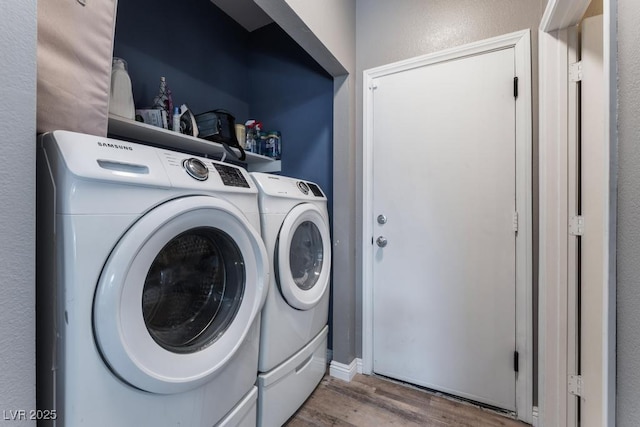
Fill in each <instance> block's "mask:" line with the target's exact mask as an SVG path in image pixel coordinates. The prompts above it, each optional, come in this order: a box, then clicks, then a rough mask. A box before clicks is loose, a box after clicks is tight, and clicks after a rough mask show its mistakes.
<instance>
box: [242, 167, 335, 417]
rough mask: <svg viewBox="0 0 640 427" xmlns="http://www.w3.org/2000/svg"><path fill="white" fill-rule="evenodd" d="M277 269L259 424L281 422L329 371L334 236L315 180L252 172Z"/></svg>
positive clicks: (266, 325) (264, 346)
mask: <svg viewBox="0 0 640 427" xmlns="http://www.w3.org/2000/svg"><path fill="white" fill-rule="evenodd" d="M251 177H252V178H253V179H254V181H255V183H256V184H257V185H258V189H259V198H258V200H259V205H260V214H261V227H262V237H263V240H264V243H265V245H266V247H267V253H268V255H269V264H270V265H271V268H272V274H271V279H270V282H269V293H268V295H267V301H266V302H265V306H264V309H263V312H262V325H261V333H260V359H259V365H258V370H259V371H260V373H259V375H258V425H262V426H269V427H270V426H280V425H282V424H283V423H284V422H285V421H286V420H287V419H288V418H289V417H291V415H293V414H294V413H295V411H296V410H297V409H298V408H299V407H300V405H302V403H304V401H305V400H306V399H307V397H309V395H310V394H311V392H312V391H313V390H314V389H315V387H316V386H317V385H318V383H319V382H320V380H321V379H322V377H323V375H324V373H325V371H326V363H327V358H326V352H327V333H328V326H327V321H328V316H329V314H328V310H329V280H330V273H331V239H330V228H329V215H328V212H327V199H326V197H325V195H324V194H323V192H322V190H321V189H320V187H318V186H317V185H316V184H314V183H312V182H307V181H303V180H299V179H294V178H288V177H283V176H276V175H269V174H264V173H257V172H256V173H251Z"/></svg>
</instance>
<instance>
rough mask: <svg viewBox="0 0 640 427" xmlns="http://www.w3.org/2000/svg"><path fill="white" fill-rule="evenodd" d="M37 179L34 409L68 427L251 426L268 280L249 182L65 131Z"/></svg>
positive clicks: (165, 153) (230, 169) (50, 145)
mask: <svg viewBox="0 0 640 427" xmlns="http://www.w3.org/2000/svg"><path fill="white" fill-rule="evenodd" d="M37 167H38V206H37V209H38V228H37V233H38V254H37V267H38V268H37V327H38V329H37V337H38V339H37V353H38V359H37V365H38V366H37V369H38V376H37V381H38V384H37V390H38V405H39V408H40V409H42V410H49V411H53V415H52V416H50V417H49V418H56V419H55V421H54V420H52V421H53V424H57V425H63V426H83V425H87V426H94V427H95V426H105V427H106V426H109V427H111V426H132V427H134V426H135V427H138V426H176V425H182V426H207V427H211V426H214V425H246V426H249V425H255V422H256V405H257V390H256V388H255V386H254V384H255V381H256V376H257V365H258V349H259V329H260V310H261V308H262V306H263V303H264V300H265V297H266V292H267V285H268V278H269V267H268V260H267V254H266V251H265V247H264V245H263V243H262V241H261V237H260V234H259V233H260V231H259V230H260V223H259V212H258V202H257V193H258V191H257V188H256V186H255V184H254V183H253V181H252V180H251V178H250V177H249V175H248V173H247V172H246V171H244V170H243V169H241V168H238V167H235V166H231V165H228V164H224V163H220V162H216V161H212V160H209V159H206V158H199V157H194V156H190V155H187V154H182V153H178V152H174V151H169V150H164V149H158V148H153V147H149V146H145V145H139V144H134V143H129V142H122V141H117V140H112V139H108V138H101V137H96V136H90V135H83V134H77V133H71V132H64V131H56V132H53V133H48V134H45V135H43V136H41V137H40V139H39V143H38V164H37ZM43 414H46V413H45V412H43Z"/></svg>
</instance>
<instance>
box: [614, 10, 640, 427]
mask: <svg viewBox="0 0 640 427" xmlns="http://www.w3.org/2000/svg"><path fill="white" fill-rule="evenodd" d="M638 26H640V2H638V0H618V102H619V103H618V114H619V115H618V162H619V163H618V232H617V242H618V244H617V275H618V283H617V304H618V307H617V361H616V362H617V370H618V375H617V393H616V398H617V413H616V425H617V426H618V427H632V426H634V427H635V426H637V425H639V424H640V120H639V118H640V71H639V70H640V52H639V51H638V47H639V46H640V32H639V31H638ZM614 119H615V118H612V120H614Z"/></svg>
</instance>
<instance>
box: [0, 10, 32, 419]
mask: <svg viewBox="0 0 640 427" xmlns="http://www.w3.org/2000/svg"><path fill="white" fill-rule="evenodd" d="M0 10H2V14H0V57H1V58H2V65H1V66H0V81H1V82H2V90H1V93H2V103H1V104H0V137H1V140H2V156H0V201H1V202H0V218H2V220H1V221H0V242H2V243H1V244H0V410H2V411H5V410H6V411H7V413H9V410H20V409H24V410H26V411H28V410H29V409H34V408H35V319H34V306H35V262H34V257H35V242H36V239H35V189H36V188H35V173H34V167H35V135H36V0H3V3H2V6H1V7H0ZM4 418H5V417H4V416H3V417H1V418H0V424H7V425H8V424H11V425H15V424H17V422H11V421H5V420H4ZM19 423H20V425H35V422H32V421H20V422H19Z"/></svg>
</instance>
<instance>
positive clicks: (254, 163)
mask: <svg viewBox="0 0 640 427" xmlns="http://www.w3.org/2000/svg"><path fill="white" fill-rule="evenodd" d="M108 132H109V134H110V135H113V136H116V137H121V138H130V139H134V140H136V141H140V142H147V143H149V144H153V145H157V146H161V147H165V148H169V149H173V150H177V151H186V152H189V153H194V154H200V155H203V156H215V157H216V158H218V157H220V156H222V155H224V154H225V153H226V151H225V149H224V147H223V146H222V144H218V143H217V142H211V141H207V140H205V139H201V138H195V137H193V136H189V135H183V134H181V133H176V132H172V131H170V130H167V129H163V128H159V127H156V126H151V125H148V124H145V123H141V122H136V121H135V120H130V119H126V118H124V117H119V116H114V115H111V114H109V130H108ZM234 151H236V152H237V153H238V155H239V154H240V153H239V152H238V151H237V150H234ZM246 154H247V158H246V159H245V162H246V163H247V168H248V169H249V171H250V172H280V160H273V159H272V158H270V157H266V156H261V155H259V154H255V153H249V152H247V153H246ZM227 156H229V155H228V154H227Z"/></svg>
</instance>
